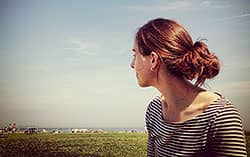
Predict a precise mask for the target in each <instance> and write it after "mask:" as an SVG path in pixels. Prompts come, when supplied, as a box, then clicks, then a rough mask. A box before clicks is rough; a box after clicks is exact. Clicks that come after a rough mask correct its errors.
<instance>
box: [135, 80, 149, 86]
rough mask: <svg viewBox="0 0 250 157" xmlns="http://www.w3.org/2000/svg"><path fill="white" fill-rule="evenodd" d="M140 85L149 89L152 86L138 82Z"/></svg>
mask: <svg viewBox="0 0 250 157" xmlns="http://www.w3.org/2000/svg"><path fill="white" fill-rule="evenodd" d="M138 85H139V86H140V87H149V86H150V85H149V84H147V83H145V82H140V81H138Z"/></svg>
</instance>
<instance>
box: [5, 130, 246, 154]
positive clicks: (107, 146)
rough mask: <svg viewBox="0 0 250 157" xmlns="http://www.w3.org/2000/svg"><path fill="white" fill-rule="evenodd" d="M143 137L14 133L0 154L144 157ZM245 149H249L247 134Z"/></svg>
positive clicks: (142, 134) (121, 134) (101, 134)
mask: <svg viewBox="0 0 250 157" xmlns="http://www.w3.org/2000/svg"><path fill="white" fill-rule="evenodd" d="M146 140H147V135H146V134H144V133H79V134H71V133H60V134H50V133H38V134H34V135H25V134H20V133H19V134H18V133H17V134H12V135H11V134H9V135H4V136H1V138H0V157H5V156H11V157H24V156H25V157H29V156H35V157H42V156H58V157H59V156H60V157H63V156H75V157H76V156H83V157H100V156H102V157H142V156H143V157H145V156H146ZM247 149H248V150H250V136H247ZM248 156H249V157H250V152H249V151H248Z"/></svg>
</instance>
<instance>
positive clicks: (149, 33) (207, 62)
mask: <svg viewBox="0 0 250 157" xmlns="http://www.w3.org/2000/svg"><path fill="white" fill-rule="evenodd" d="M136 41H137V44H138V47H139V50H140V53H141V54H142V55H144V56H146V55H150V54H151V52H156V53H158V55H159V56H160V57H161V58H162V60H163V62H164V63H165V64H166V66H167V69H168V71H169V72H170V73H172V74H173V75H175V76H178V77H182V78H184V79H187V80H193V79H196V83H195V85H197V86H199V85H203V84H204V82H205V80H206V79H211V78H213V77H215V76H216V75H217V74H218V73H219V71H220V63H219V60H218V58H217V57H216V56H215V55H214V54H213V53H211V52H210V51H209V49H208V47H207V45H206V44H205V43H203V42H201V41H197V42H195V43H193V41H192V38H191V36H190V35H189V33H188V32H187V31H186V29H185V28H184V27H183V26H181V25H180V24H178V23H177V22H175V21H173V20H169V19H162V18H158V19H154V20H151V21H149V22H148V23H147V24H145V25H143V26H142V27H141V28H139V30H138V32H137V33H136Z"/></svg>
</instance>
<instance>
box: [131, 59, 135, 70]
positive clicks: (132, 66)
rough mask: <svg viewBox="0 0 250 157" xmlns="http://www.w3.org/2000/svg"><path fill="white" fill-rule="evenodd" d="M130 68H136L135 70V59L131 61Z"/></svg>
mask: <svg viewBox="0 0 250 157" xmlns="http://www.w3.org/2000/svg"><path fill="white" fill-rule="evenodd" d="M130 67H131V68H132V69H134V68H135V59H133V60H132V61H131V63H130Z"/></svg>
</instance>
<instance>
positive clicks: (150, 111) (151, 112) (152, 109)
mask: <svg viewBox="0 0 250 157" xmlns="http://www.w3.org/2000/svg"><path fill="white" fill-rule="evenodd" d="M161 110H162V107H161V98H160V97H159V96H156V97H155V98H153V99H151V100H150V101H149V103H148V106H147V110H146V120H148V119H151V118H152V117H158V116H159V115H161Z"/></svg>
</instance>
